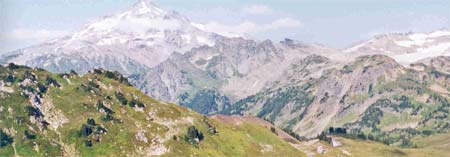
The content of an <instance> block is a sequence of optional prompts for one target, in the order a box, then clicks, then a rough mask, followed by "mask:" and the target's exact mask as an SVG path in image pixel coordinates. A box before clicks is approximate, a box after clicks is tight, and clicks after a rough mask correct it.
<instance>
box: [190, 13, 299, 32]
mask: <svg viewBox="0 0 450 157" xmlns="http://www.w3.org/2000/svg"><path fill="white" fill-rule="evenodd" d="M196 25H197V27H199V28H200V29H203V30H205V31H209V32H215V33H218V34H220V35H223V36H227V37H238V36H247V35H255V34H257V33H264V32H271V31H277V30H282V29H293V28H298V27H300V26H302V23H301V22H300V21H299V20H296V19H293V18H288V17H287V18H280V19H277V20H274V21H272V22H270V23H267V24H257V23H254V22H250V21H246V22H242V23H240V24H237V25H226V24H221V23H219V22H215V21H213V22H209V23H207V24H196Z"/></svg>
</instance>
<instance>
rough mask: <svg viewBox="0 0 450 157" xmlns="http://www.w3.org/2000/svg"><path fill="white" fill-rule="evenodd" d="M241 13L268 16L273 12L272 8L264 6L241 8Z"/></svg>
mask: <svg viewBox="0 0 450 157" xmlns="http://www.w3.org/2000/svg"><path fill="white" fill-rule="evenodd" d="M242 11H243V12H245V13H249V14H270V13H272V12H273V10H272V8H270V7H268V6H266V5H252V6H248V7H245V8H243V9H242Z"/></svg>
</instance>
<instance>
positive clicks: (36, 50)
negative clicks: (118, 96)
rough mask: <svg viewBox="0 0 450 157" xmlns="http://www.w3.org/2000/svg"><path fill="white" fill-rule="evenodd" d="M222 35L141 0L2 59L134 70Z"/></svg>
mask: <svg viewBox="0 0 450 157" xmlns="http://www.w3.org/2000/svg"><path fill="white" fill-rule="evenodd" d="M217 38H220V36H219V35H216V34H214V33H209V32H205V31H202V30H200V29H199V28H197V27H196V26H195V25H194V24H193V23H191V22H190V21H189V20H188V19H186V18H184V17H183V16H181V15H179V14H178V13H176V12H168V11H164V10H162V9H160V8H159V7H158V6H156V5H155V4H154V3H152V2H151V1H150V0H140V1H139V2H137V3H136V4H135V5H134V6H132V7H131V8H129V9H128V10H125V11H124V12H121V13H118V14H115V15H112V16H106V17H103V18H101V19H99V20H97V21H95V22H92V23H90V24H87V25H86V26H85V27H84V28H82V29H81V30H80V31H78V32H75V33H73V34H71V35H69V36H66V37H64V38H60V39H56V40H53V41H49V42H46V43H44V44H41V45H37V46H33V47H29V48H24V49H20V50H18V51H15V52H13V53H10V54H9V55H7V56H4V57H2V59H0V61H3V62H5V63H6V62H14V63H18V64H23V65H29V66H33V67H41V68H45V69H49V70H52V71H57V72H63V71H68V70H70V69H74V70H76V71H79V72H86V71H87V70H90V69H92V68H94V67H103V68H107V69H110V70H118V71H120V72H122V73H125V74H132V73H136V72H139V71H140V70H142V69H146V68H149V67H153V66H155V65H157V64H159V63H160V62H162V61H164V60H165V59H167V58H168V57H169V56H170V55H171V54H172V53H173V52H175V51H176V52H178V53H184V52H185V51H188V50H190V49H191V48H193V47H198V46H201V45H208V46H212V45H214V43H215V40H216V39H217Z"/></svg>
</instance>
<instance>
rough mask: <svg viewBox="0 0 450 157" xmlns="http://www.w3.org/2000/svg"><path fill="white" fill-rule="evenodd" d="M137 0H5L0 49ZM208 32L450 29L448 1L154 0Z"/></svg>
mask: <svg viewBox="0 0 450 157" xmlns="http://www.w3.org/2000/svg"><path fill="white" fill-rule="evenodd" d="M136 1H137V0H0V52H7V51H11V50H15V49H18V48H22V47H25V46H29V45H32V44H37V43H40V42H42V41H45V40H49V39H51V38H55V37H60V36H63V35H67V34H70V32H74V31H77V30H78V29H80V28H81V27H82V26H83V25H84V24H86V23H88V22H89V21H93V20H95V19H97V18H99V17H101V16H104V15H111V14H114V13H117V12H120V11H123V10H125V9H126V8H128V7H130V6H131V5H132V4H133V3H135V2H136ZM155 3H156V4H158V5H159V6H160V7H162V8H164V9H166V10H175V11H178V12H180V13H181V14H183V15H184V16H186V17H187V18H189V19H190V20H191V21H193V22H196V23H202V24H205V25H206V26H207V28H208V29H209V30H214V31H218V32H229V31H237V33H245V34H249V35H250V36H252V37H255V38H257V39H261V40H262V39H273V40H282V39H284V38H292V39H297V40H302V41H306V42H318V43H322V44H325V45H329V46H333V47H338V48H342V47H347V46H349V45H351V44H352V43H354V42H357V41H360V40H365V39H368V38H370V36H371V35H374V34H380V33H388V32H409V31H413V32H427V31H432V30H436V29H441V28H449V27H450V1H449V0H246V1H243V0H155Z"/></svg>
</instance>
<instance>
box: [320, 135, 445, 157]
mask: <svg viewBox="0 0 450 157" xmlns="http://www.w3.org/2000/svg"><path fill="white" fill-rule="evenodd" d="M440 137H444V135H440ZM446 137H448V135H446ZM337 139H338V141H340V142H342V144H343V145H342V146H341V147H336V148H332V147H331V146H330V145H327V144H324V145H325V147H326V148H327V149H328V150H330V151H329V152H328V153H326V154H324V155H319V156H349V155H348V154H345V153H343V150H344V151H348V152H349V153H350V154H351V155H352V156H367V157H382V156H409V157H428V156H446V155H448V154H450V147H448V143H450V142H449V141H447V142H445V143H447V147H446V148H430V147H426V148H407V149H406V148H398V147H392V146H387V145H384V144H382V143H378V142H372V141H363V140H353V139H346V138H342V137H338V138H337ZM447 139H448V138H447ZM441 140H442V139H441ZM430 142H435V141H430Z"/></svg>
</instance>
